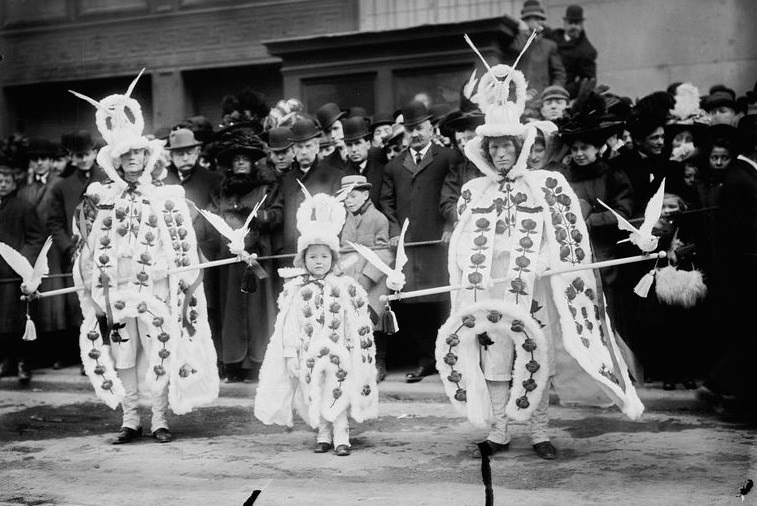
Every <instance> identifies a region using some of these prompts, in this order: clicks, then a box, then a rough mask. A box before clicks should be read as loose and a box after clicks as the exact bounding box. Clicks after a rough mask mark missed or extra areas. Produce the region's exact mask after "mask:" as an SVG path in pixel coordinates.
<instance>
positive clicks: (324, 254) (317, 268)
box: [305, 244, 331, 278]
mask: <svg viewBox="0 0 757 506" xmlns="http://www.w3.org/2000/svg"><path fill="white" fill-rule="evenodd" d="M305 269H307V271H308V272H309V273H310V274H312V275H313V276H315V277H317V278H322V277H323V276H325V275H326V274H328V272H329V271H330V270H331V250H330V249H329V247H328V246H326V245H325V244H313V245H311V246H308V249H307V250H305Z"/></svg>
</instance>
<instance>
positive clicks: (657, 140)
mask: <svg viewBox="0 0 757 506" xmlns="http://www.w3.org/2000/svg"><path fill="white" fill-rule="evenodd" d="M664 147H665V132H664V130H663V129H662V127H657V128H656V129H655V130H654V131H653V132H652V133H651V134H649V135H647V136H646V137H644V139H643V140H642V141H641V144H640V145H639V148H640V149H641V151H642V152H643V153H644V154H646V155H648V156H657V155H661V154H662V148H664Z"/></svg>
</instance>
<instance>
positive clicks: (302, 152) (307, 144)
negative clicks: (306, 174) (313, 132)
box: [294, 139, 318, 169]
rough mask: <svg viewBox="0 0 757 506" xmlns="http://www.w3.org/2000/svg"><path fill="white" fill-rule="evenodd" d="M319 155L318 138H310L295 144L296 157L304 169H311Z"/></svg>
mask: <svg viewBox="0 0 757 506" xmlns="http://www.w3.org/2000/svg"><path fill="white" fill-rule="evenodd" d="M317 156H318V139H309V140H307V141H304V142H296V143H295V144H294V157H295V158H296V159H297V163H299V164H300V167H302V168H303V169H309V168H310V167H312V165H313V163H314V162H315V159H316V157H317Z"/></svg>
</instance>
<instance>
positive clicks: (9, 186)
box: [0, 174, 16, 198]
mask: <svg viewBox="0 0 757 506" xmlns="http://www.w3.org/2000/svg"><path fill="white" fill-rule="evenodd" d="M15 189H16V180H15V179H13V176H12V175H11V174H0V198H5V197H7V196H8V195H9V194H10V193H11V192H12V191H13V190H15Z"/></svg>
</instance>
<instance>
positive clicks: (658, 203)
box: [597, 179, 665, 253]
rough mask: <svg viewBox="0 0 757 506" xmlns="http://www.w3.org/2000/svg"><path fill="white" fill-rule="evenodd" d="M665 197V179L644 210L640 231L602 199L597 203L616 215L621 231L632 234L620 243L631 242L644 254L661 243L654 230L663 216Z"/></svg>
mask: <svg viewBox="0 0 757 506" xmlns="http://www.w3.org/2000/svg"><path fill="white" fill-rule="evenodd" d="M664 197H665V179H663V180H662V182H661V183H660V187H659V188H658V189H657V192H656V193H655V194H654V195H652V198H651V199H649V202H648V203H647V208H646V209H645V210H644V223H642V224H641V226H640V227H639V228H638V229H637V228H636V227H634V226H633V225H631V224H630V223H629V222H628V220H626V219H625V218H623V217H622V216H621V215H619V214H618V213H617V212H615V211H614V210H613V209H611V208H610V206H608V205H607V204H605V203H604V202H602V201H601V200H600V199H597V202H599V203H600V204H602V205H603V206H604V207H606V208H607V209H608V210H610V212H612V214H614V215H615V217H616V218H617V219H618V228H619V229H620V230H625V231H627V232H631V235H630V236H629V237H628V239H623V240H622V241H618V242H625V241H631V242H632V243H633V244H635V245H636V246H637V247H638V248H639V249H640V250H641V251H643V252H644V253H651V252H652V251H654V250H656V249H657V242H658V241H659V238H658V237H657V236H655V235H652V229H653V228H654V226H655V225H656V224H657V221H658V220H659V219H660V216H661V215H662V201H663V199H664Z"/></svg>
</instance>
